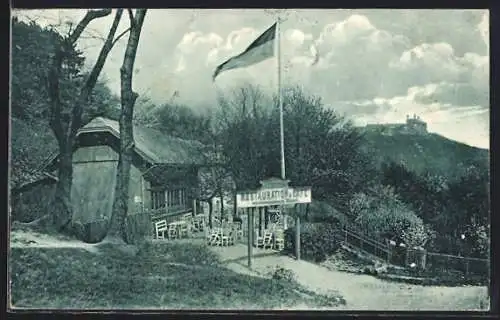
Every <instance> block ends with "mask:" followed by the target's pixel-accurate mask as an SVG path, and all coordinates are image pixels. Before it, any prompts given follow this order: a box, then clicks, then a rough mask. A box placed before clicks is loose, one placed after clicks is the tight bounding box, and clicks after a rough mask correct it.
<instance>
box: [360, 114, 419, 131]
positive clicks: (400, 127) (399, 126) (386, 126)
mask: <svg viewBox="0 0 500 320" xmlns="http://www.w3.org/2000/svg"><path fill="white" fill-rule="evenodd" d="M365 128H366V129H368V130H370V131H378V132H380V133H381V134H383V135H392V134H394V133H399V134H422V135H424V134H427V123H426V122H425V121H423V120H422V119H420V117H418V116H417V115H413V118H411V117H410V116H409V115H407V116H406V123H394V124H393V123H383V124H367V125H366V127H365Z"/></svg>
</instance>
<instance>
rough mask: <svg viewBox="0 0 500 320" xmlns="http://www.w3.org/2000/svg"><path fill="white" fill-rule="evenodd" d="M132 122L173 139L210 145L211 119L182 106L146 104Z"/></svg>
mask: <svg viewBox="0 0 500 320" xmlns="http://www.w3.org/2000/svg"><path fill="white" fill-rule="evenodd" d="M134 120H135V121H136V122H137V123H140V124H142V125H145V126H148V127H151V128H155V129H157V130H159V131H161V132H164V133H166V134H168V135H171V136H173V137H179V138H182V139H187V140H197V141H200V142H202V143H205V144H211V143H212V139H211V138H212V134H207V132H211V118H210V116H209V115H207V114H203V113H200V114H197V113H196V112H194V111H193V110H192V109H191V108H190V107H188V106H186V105H182V104H170V103H164V104H161V105H158V106H157V105H155V104H153V103H146V104H144V105H142V106H141V110H140V111H139V112H138V114H136V116H135V117H134Z"/></svg>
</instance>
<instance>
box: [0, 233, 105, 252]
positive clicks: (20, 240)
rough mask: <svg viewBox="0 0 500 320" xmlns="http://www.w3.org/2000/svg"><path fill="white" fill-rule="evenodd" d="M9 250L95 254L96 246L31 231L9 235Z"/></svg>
mask: <svg viewBox="0 0 500 320" xmlns="http://www.w3.org/2000/svg"><path fill="white" fill-rule="evenodd" d="M9 240H10V247H11V248H26V247H31V248H78V249H84V250H87V251H90V252H94V253H97V252H98V248H97V245H98V244H90V243H84V242H81V241H77V240H72V239H66V238H63V237H55V236H51V235H47V234H42V233H36V232H33V231H24V230H15V231H12V232H11V233H10V234H9Z"/></svg>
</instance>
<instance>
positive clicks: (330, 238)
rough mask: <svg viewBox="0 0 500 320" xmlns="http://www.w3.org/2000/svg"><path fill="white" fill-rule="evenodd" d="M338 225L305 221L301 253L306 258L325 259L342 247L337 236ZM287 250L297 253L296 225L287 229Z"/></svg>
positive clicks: (317, 260) (302, 231) (301, 232)
mask: <svg viewBox="0 0 500 320" xmlns="http://www.w3.org/2000/svg"><path fill="white" fill-rule="evenodd" d="M337 232H339V229H338V226H337V225H335V224H327V223H304V224H301V226H300V254H301V257H303V258H304V259H306V260H311V261H315V262H322V261H325V260H326V258H327V257H328V256H330V255H332V254H334V253H335V252H336V251H337V250H338V248H339V247H340V242H339V241H338V240H337V238H336V237H335V234H336V233H337ZM285 252H289V253H292V254H294V253H295V227H292V228H289V229H287V230H285Z"/></svg>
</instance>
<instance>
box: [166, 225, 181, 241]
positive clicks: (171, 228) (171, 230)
mask: <svg viewBox="0 0 500 320" xmlns="http://www.w3.org/2000/svg"><path fill="white" fill-rule="evenodd" d="M167 234H168V238H169V239H176V238H177V237H178V236H179V234H178V232H177V225H176V224H175V223H170V224H169V225H168V231H167Z"/></svg>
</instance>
